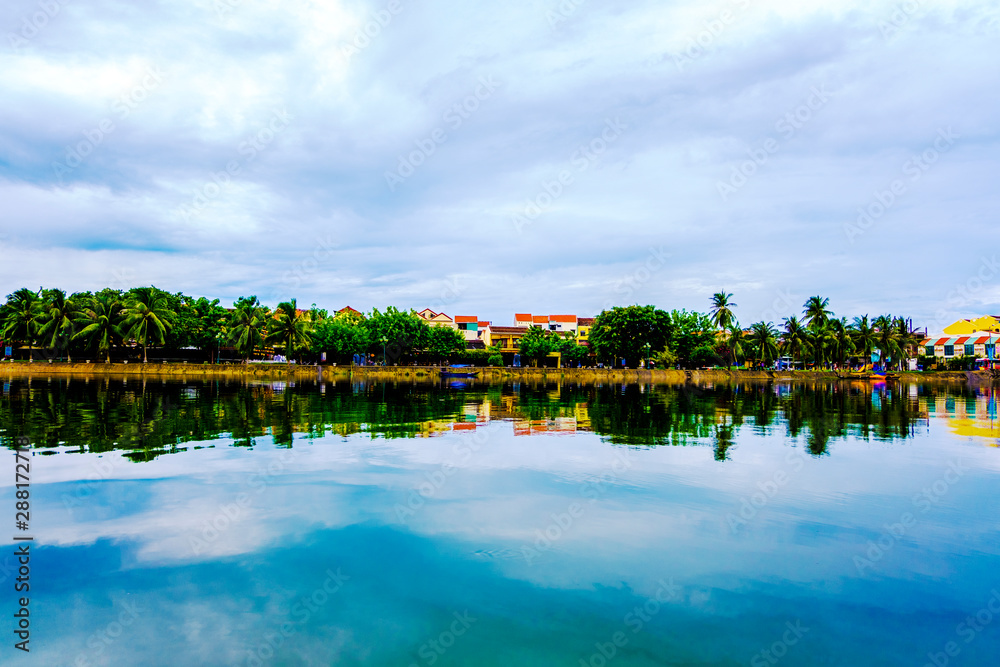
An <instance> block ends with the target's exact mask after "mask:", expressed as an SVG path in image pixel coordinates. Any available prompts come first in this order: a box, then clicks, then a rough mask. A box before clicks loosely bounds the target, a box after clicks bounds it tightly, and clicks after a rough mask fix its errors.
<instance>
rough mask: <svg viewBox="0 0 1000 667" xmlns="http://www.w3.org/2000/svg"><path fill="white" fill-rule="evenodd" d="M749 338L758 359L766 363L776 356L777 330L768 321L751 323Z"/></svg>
mask: <svg viewBox="0 0 1000 667" xmlns="http://www.w3.org/2000/svg"><path fill="white" fill-rule="evenodd" d="M750 340H751V341H753V346H754V351H755V352H756V355H757V360H758V361H761V362H763V363H765V364H766V363H768V362H770V361H774V360H775V359H776V358H777V357H778V330H777V329H775V328H774V326H773V325H772V324H771V323H770V322H757V323H756V324H753V325H751V326H750Z"/></svg>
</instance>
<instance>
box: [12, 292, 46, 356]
mask: <svg viewBox="0 0 1000 667" xmlns="http://www.w3.org/2000/svg"><path fill="white" fill-rule="evenodd" d="M41 292H42V290H41V288H39V289H38V291H37V292H32V291H31V290H30V289H28V288H27V287H22V288H21V289H19V290H17V291H16V292H14V293H13V294H9V295H7V302H6V303H5V304H4V306H3V335H4V337H5V338H11V339H14V340H18V341H23V342H25V343H27V344H28V360H29V361H34V355H33V354H32V346H33V344H34V342H35V340H36V338H37V337H38V330H39V328H40V327H41V325H42V322H43V320H44V317H45V314H44V304H43V302H42V299H41Z"/></svg>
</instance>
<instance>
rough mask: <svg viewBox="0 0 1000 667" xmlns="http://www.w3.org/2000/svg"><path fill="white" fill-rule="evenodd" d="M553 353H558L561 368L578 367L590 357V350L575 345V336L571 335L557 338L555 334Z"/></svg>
mask: <svg viewBox="0 0 1000 667" xmlns="http://www.w3.org/2000/svg"><path fill="white" fill-rule="evenodd" d="M555 351H556V352H558V353H559V356H560V359H561V360H562V364H563V366H566V365H569V366H580V365H582V364H584V363H585V362H586V361H587V358H588V357H589V356H590V348H588V347H587V346H586V345H580V344H579V343H577V342H576V336H575V335H573V334H572V333H569V334H568V335H566V336H558V334H557V341H556V344H555Z"/></svg>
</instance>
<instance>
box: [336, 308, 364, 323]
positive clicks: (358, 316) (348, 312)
mask: <svg viewBox="0 0 1000 667" xmlns="http://www.w3.org/2000/svg"><path fill="white" fill-rule="evenodd" d="M333 317H334V319H339V318H342V317H343V318H347V319H349V320H363V319H365V316H364V313H362V312H361V311H360V310H355V309H353V308H351V307H350V306H344V307H343V308H341V309H340V310H338V311H337V312H336V314H334V316H333Z"/></svg>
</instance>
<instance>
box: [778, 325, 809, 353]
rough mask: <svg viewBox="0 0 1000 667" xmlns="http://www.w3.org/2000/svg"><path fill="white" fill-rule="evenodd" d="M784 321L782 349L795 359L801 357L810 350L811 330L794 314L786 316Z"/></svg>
mask: <svg viewBox="0 0 1000 667" xmlns="http://www.w3.org/2000/svg"><path fill="white" fill-rule="evenodd" d="M784 322H785V331H784V332H783V333H782V334H781V349H782V350H784V351H785V352H786V353H787V354H789V355H791V357H792V358H793V359H796V358H798V359H801V358H802V357H804V356H805V354H806V353H807V352H808V351H809V347H810V340H809V339H810V336H809V330H808V329H806V327H805V326H804V325H803V324H802V322H800V321H799V319H798V318H797V317H795V316H794V315H792V316H791V317H786V318H785V319H784Z"/></svg>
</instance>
